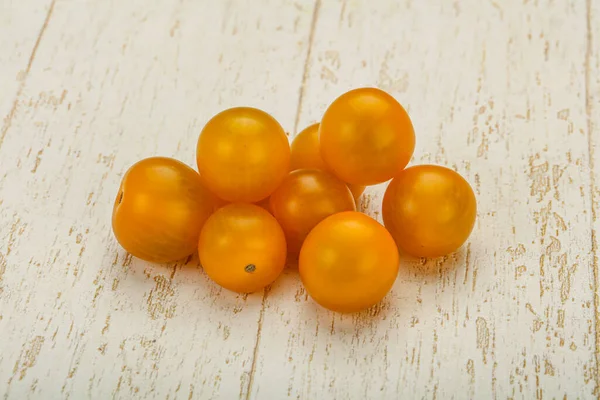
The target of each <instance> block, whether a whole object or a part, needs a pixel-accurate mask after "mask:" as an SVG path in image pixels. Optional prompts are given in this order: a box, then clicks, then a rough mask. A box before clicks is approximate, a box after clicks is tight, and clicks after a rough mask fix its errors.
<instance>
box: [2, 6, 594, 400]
mask: <svg viewBox="0 0 600 400" xmlns="http://www.w3.org/2000/svg"><path fill="white" fill-rule="evenodd" d="M1 1H2V0H0V2H1ZM0 4H2V6H3V7H2V11H1V12H0V21H1V22H2V24H0V50H2V51H0V61H1V62H0V88H1V89H2V90H1V91H0V113H1V114H2V116H3V117H5V119H4V121H3V122H2V127H3V128H2V129H3V130H2V139H0V337H1V338H2V339H1V340H0V394H3V395H4V398H7V399H24V398H34V399H38V398H40V399H41V398H44V399H46V398H75V399H79V398H102V399H104V398H123V399H129V398H140V399H142V398H144V399H147V398H156V399H165V398H169V399H180V398H181V399H188V398H198V399H205V398H223V399H230V398H241V399H248V398H256V399H263V398H265V399H280V398H288V397H289V398H297V399H310V398H336V399H344V398H352V399H355V398H356V399H362V398H372V399H379V398H380V399H388V398H400V397H401V398H431V399H434V398H457V399H462V398H515V399H517V398H527V399H529V398H537V399H544V398H569V399H576V398H581V399H583V398H595V397H597V396H598V395H600V389H599V383H600V378H599V375H598V371H599V369H598V367H599V365H598V362H599V360H600V353H599V351H598V350H599V347H598V346H599V343H600V314H599V309H600V300H599V299H600V297H599V295H598V287H599V285H600V278H599V275H598V259H599V257H600V252H599V250H598V249H599V248H600V238H599V235H600V233H599V232H600V218H599V217H598V215H600V189H599V186H598V185H599V183H598V181H599V179H600V159H599V158H598V154H599V153H598V146H600V80H599V78H598V77H600V61H599V60H600V53H599V48H600V47H599V43H600V39H599V38H600V4H599V3H598V2H597V1H595V0H585V1H578V0H571V1H552V0H519V1H517V0H507V1H503V2H500V1H497V2H494V1H477V0H469V1H455V2H449V1H441V0H440V1H437V0H427V1H410V0H402V1H391V0H385V1H379V2H373V1H369V0H347V1H341V0H340V1H326V0H320V1H319V0H315V1H312V0H311V1H297V2H279V1H275V0H261V1H256V2H252V3H250V2H246V1H242V0H230V1H222V2H216V1H215V2H213V1H194V0H180V1H178V2H172V1H167V0H157V1H153V2H151V3H149V2H147V1H143V0H132V1H127V2H123V1H117V0H105V1H98V0H83V1H70V0H55V1H35V2H34V1H29V0H27V1H25V0H24V1H21V2H19V3H18V4H17V2H14V1H13V2H10V1H8V2H7V0H4V2H2V3H0ZM5 4H8V5H9V7H6V8H5V7H4V5H5ZM6 9H8V10H9V11H8V13H6V12H5V10H6ZM358 86H378V87H380V88H382V89H384V90H387V91H389V92H390V93H391V94H393V95H394V96H395V97H396V98H397V99H398V100H399V101H400V102H401V103H402V104H403V105H404V106H405V107H406V108H407V110H408V111H409V113H410V115H411V117H412V119H413V122H414V125H415V129H416V133H417V142H418V143H417V149H416V152H415V157H414V160H413V163H414V164H417V163H437V164H443V165H447V166H450V167H453V168H455V169H456V170H457V171H459V172H460V173H461V174H463V175H464V176H465V177H466V178H467V179H468V180H469V182H471V184H472V185H473V187H474V189H475V191H476V194H477V197H478V202H479V212H478V222H477V225H476V228H475V230H474V232H473V235H472V238H471V240H470V241H469V243H468V244H467V245H466V246H465V247H464V248H463V249H461V251H459V252H458V253H457V254H454V255H451V256H448V257H444V258H441V259H436V260H418V259H410V258H407V257H403V258H402V269H401V273H400V276H399V278H398V280H397V282H396V284H395V286H394V289H393V291H392V292H391V293H390V295H388V296H387V297H386V299H385V300H384V301H383V302H382V304H380V305H378V306H377V307H374V308H372V309H370V310H368V311H366V312H363V313H360V314H357V315H340V314H334V313H331V312H328V311H326V310H324V309H321V308H318V307H317V306H316V305H315V304H314V303H313V302H312V301H311V300H310V298H308V296H307V294H306V292H305V291H304V290H303V288H302V286H301V283H300V281H299V277H298V274H297V271H296V269H295V266H294V265H290V268H289V269H288V270H286V272H285V273H284V275H283V276H282V277H281V278H280V279H279V280H278V281H277V282H276V283H275V284H274V285H273V286H272V287H271V288H270V289H269V290H267V291H266V292H265V293H257V294H253V295H249V296H237V295H234V294H231V293H229V292H227V291H224V290H221V289H219V288H218V287H217V286H216V285H215V284H213V283H211V282H210V281H209V280H208V278H207V277H206V276H205V275H204V273H203V272H202V270H201V268H200V267H199V263H198V260H197V258H196V257H193V258H192V259H190V260H188V261H187V262H186V263H177V264H171V265H152V264H149V263H145V262H143V261H140V260H136V259H134V258H132V257H130V256H128V255H127V254H126V253H125V252H124V251H123V250H122V249H120V248H119V246H118V245H117V244H116V242H115V240H114V238H113V236H112V233H111V230H110V213H111V210H112V202H113V196H114V195H115V194H116V191H117V188H118V184H119V181H120V178H121V176H122V173H123V172H124V171H125V169H126V168H127V167H128V166H129V165H131V164H132V163H133V162H135V161H137V160H138V159H140V158H143V157H148V156H152V155H166V156H174V157H176V158H179V159H181V160H182V161H184V162H186V163H188V164H190V165H194V155H195V142H196V139H197V135H198V133H199V131H200V129H201V127H202V126H203V124H204V123H205V122H206V121H207V120H208V118H210V117H211V116H212V115H214V114H215V113H216V112H218V111H220V110H222V109H224V108H227V107H231V106H235V105H250V106H255V107H259V108H262V109H264V110H266V111H268V112H270V113H272V114H273V115H274V116H275V117H276V118H277V119H278V120H279V121H280V122H281V123H282V125H283V126H284V128H285V129H286V130H288V131H289V132H290V135H291V136H293V135H294V134H296V133H297V132H298V131H299V130H301V129H303V128H304V127H305V126H306V125H308V124H309V123H312V122H315V121H318V120H319V118H320V117H321V115H322V113H323V112H324V110H325V108H326V106H327V105H328V104H329V103H330V102H331V101H332V100H333V99H334V98H335V97H337V96H338V95H340V94H341V93H343V92H344V91H346V90H348V89H351V88H354V87H358ZM384 190H385V185H380V186H377V187H373V188H369V189H368V191H367V193H366V194H365V195H364V196H363V200H362V205H361V208H362V209H363V210H364V211H365V212H367V213H368V214H370V215H371V216H373V217H374V218H376V219H378V220H380V221H381V215H380V205H381V199H382V195H383V191H384Z"/></svg>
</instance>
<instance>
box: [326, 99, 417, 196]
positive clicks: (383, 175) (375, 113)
mask: <svg viewBox="0 0 600 400" xmlns="http://www.w3.org/2000/svg"><path fill="white" fill-rule="evenodd" d="M319 138H320V141H321V155H322V157H323V160H324V161H325V163H326V164H327V165H328V166H329V167H330V168H331V170H332V171H333V172H334V173H335V175H336V176H338V177H339V178H340V179H342V180H343V181H345V182H348V183H351V184H354V185H365V186H368V185H375V184H378V183H382V182H386V181H388V180H390V179H392V178H393V177H394V176H396V175H397V174H399V173H400V172H401V171H402V170H403V169H404V167H406V165H407V164H408V162H409V161H410V158H411V157H412V154H413V151H414V148H415V133H414V129H413V126H412V123H411V121H410V118H409V116H408V114H407V113H406V111H405V110H404V108H403V107H402V106H401V105H400V103H398V102H397V101H396V100H395V99H394V98H393V97H392V96H390V95H389V94H387V93H386V92H384V91H382V90H379V89H375V88H360V89H355V90H351V91H349V92H347V93H345V94H343V95H341V96H340V97H338V98H337V99H336V100H335V101H334V102H333V103H332V104H331V105H330V106H329V107H328V108H327V111H325V114H324V115H323V119H322V121H321V126H320V128H319Z"/></svg>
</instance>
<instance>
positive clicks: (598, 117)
mask: <svg viewBox="0 0 600 400" xmlns="http://www.w3.org/2000/svg"><path fill="white" fill-rule="evenodd" d="M586 9H587V10H586V11H587V21H586V34H587V35H586V36H587V37H586V39H587V48H586V59H585V80H586V112H587V136H588V152H589V153H588V158H589V163H590V183H591V184H590V193H591V194H590V197H591V203H592V206H591V208H592V233H591V242H592V260H591V264H592V268H593V272H594V280H595V297H594V310H595V317H596V318H595V332H596V365H600V348H599V346H600V291H599V288H600V273H599V271H598V268H599V266H600V261H599V260H600V48H599V47H598V44H599V43H600V4H599V3H598V2H597V1H596V2H595V1H592V0H587V1H586ZM596 379H597V380H598V381H599V382H600V369H597V370H596ZM598 385H599V386H598V388H597V390H596V395H599V394H600V383H598Z"/></svg>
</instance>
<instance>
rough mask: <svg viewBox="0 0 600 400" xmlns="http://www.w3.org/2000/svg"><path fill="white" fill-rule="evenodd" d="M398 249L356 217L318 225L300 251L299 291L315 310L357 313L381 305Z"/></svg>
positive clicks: (330, 219) (392, 277)
mask: <svg viewBox="0 0 600 400" xmlns="http://www.w3.org/2000/svg"><path fill="white" fill-rule="evenodd" d="M398 268H399V258H398V249H397V247H396V244H395V243H394V239H393V238H392V237H391V235H390V234H389V232H388V231H387V230H386V229H385V228H384V227H383V226H382V225H381V224H379V223H378V222H377V221H375V220H374V219H372V218H370V217H368V216H366V215H364V214H362V213H359V212H353V211H349V212H343V213H338V214H335V215H332V216H330V217H328V218H326V219H324V220H323V221H321V222H320V223H319V224H318V225H317V226H316V227H315V228H314V229H313V230H312V231H311V232H310V233H309V234H308V236H307V238H306V240H305V241H304V245H303V246H302V250H301V251H300V260H299V271H300V277H301V278H302V283H303V284H304V287H305V288H306V290H307V291H308V293H309V294H310V296H311V297H312V298H313V299H314V300H315V301H316V302H317V303H319V304H320V305H322V306H323V307H326V308H328V309H330V310H333V311H339V312H356V311H361V310H364V309H366V308H368V307H371V306H373V305H375V304H377V303H378V302H379V301H381V300H382V299H383V298H384V297H385V295H386V294H387V293H388V292H389V290H390V289H391V288H392V285H393V284H394V281H395V280H396V276H397V275H398Z"/></svg>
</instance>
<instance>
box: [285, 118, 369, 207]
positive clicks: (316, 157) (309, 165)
mask: <svg viewBox="0 0 600 400" xmlns="http://www.w3.org/2000/svg"><path fill="white" fill-rule="evenodd" d="M291 151H292V153H291V158H290V169H291V170H292V171H294V170H296V169H304V168H306V169H320V170H321V171H327V172H330V173H332V174H333V171H332V170H331V169H330V168H329V167H328V166H327V164H325V162H324V161H323V158H321V149H320V145H319V124H313V125H311V126H309V127H308V128H306V129H304V130H303V131H302V132H300V133H299V134H298V135H296V137H295V138H294V141H293V142H292V145H291ZM347 185H348V189H350V191H351V192H352V196H354V200H356V201H357V202H358V199H359V198H360V195H361V194H363V192H364V191H365V187H364V186H361V185H352V184H347Z"/></svg>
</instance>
